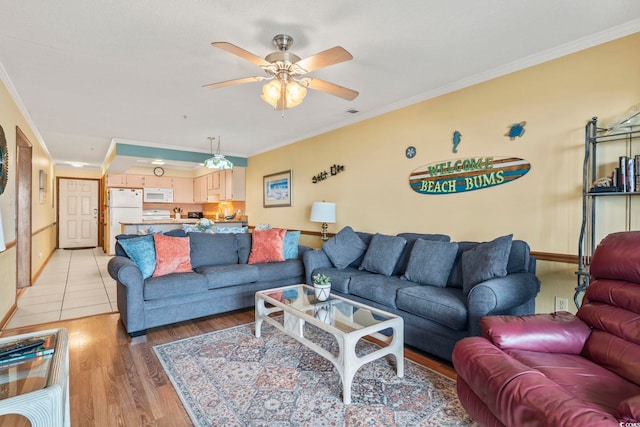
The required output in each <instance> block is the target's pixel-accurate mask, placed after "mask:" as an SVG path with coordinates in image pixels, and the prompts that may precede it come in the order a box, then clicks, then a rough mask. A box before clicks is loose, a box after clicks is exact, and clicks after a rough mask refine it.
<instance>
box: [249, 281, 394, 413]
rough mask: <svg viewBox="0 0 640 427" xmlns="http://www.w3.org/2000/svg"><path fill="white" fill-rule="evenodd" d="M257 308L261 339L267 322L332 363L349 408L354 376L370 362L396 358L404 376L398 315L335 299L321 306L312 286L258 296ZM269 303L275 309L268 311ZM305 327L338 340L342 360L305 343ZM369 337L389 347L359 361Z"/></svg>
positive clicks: (256, 331)
mask: <svg viewBox="0 0 640 427" xmlns="http://www.w3.org/2000/svg"><path fill="white" fill-rule="evenodd" d="M255 303H256V304H255V307H256V309H255V316H256V326H255V327H256V330H255V334H256V337H259V336H260V330H261V327H262V323H263V322H267V323H268V324H270V325H273V326H274V327H275V328H277V329H278V330H280V331H282V332H284V333H286V334H288V335H289V336H291V337H293V338H295V339H296V340H298V341H299V342H300V343H302V344H303V345H305V346H307V347H308V348H309V349H311V350H313V351H315V352H316V353H318V354H319V355H320V356H322V357H324V358H325V359H327V360H329V361H330V362H331V363H332V364H333V365H334V366H335V367H336V369H337V370H338V373H339V374H340V379H341V381H342V387H343V391H342V399H343V402H344V403H345V404H349V403H351V384H352V382H353V377H354V375H355V374H356V372H357V371H358V369H359V368H360V367H361V366H363V365H365V364H367V363H369V362H372V361H374V360H376V359H380V358H382V357H384V356H386V355H392V356H394V357H395V360H396V374H397V375H398V377H403V376H404V353H403V352H404V323H403V320H402V318H401V317H399V316H396V315H395V314H392V313H388V312H386V311H382V310H378V309H376V308H373V307H369V306H367V305H364V304H360V303H357V302H355V301H350V300H348V299H345V298H341V297H338V296H335V295H331V296H330V298H329V299H328V300H326V301H318V300H317V299H316V298H315V294H314V290H313V288H312V287H311V286H307V285H292V286H285V287H282V288H276V289H269V290H265V291H260V292H256V295H255ZM267 303H268V304H269V305H270V307H267ZM275 313H283V316H284V320H283V322H279V321H277V320H276V319H274V318H273V317H272V315H273V314H275ZM305 322H309V323H310V324H312V325H314V326H316V327H318V328H319V329H321V330H323V331H325V332H328V333H330V334H331V335H333V337H334V338H335V339H336V341H337V343H338V354H337V355H334V354H332V353H331V352H329V351H328V350H326V349H324V348H323V347H321V346H320V345H318V344H317V343H315V342H313V341H311V340H310V339H309V338H307V337H305V336H304V324H305ZM385 330H389V331H391V334H390V335H385V334H382V333H380V332H381V331H385ZM366 336H372V337H375V338H376V339H378V340H379V341H382V343H384V344H385V346H383V347H381V348H380V349H378V350H376V351H373V352H371V353H368V354H365V355H362V356H358V355H357V354H356V344H357V343H358V341H360V340H361V339H362V338H363V337H366Z"/></svg>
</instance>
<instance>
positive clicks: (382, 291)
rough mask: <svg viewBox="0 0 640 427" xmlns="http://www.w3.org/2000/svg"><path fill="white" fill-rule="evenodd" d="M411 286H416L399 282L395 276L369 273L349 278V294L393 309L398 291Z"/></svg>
mask: <svg viewBox="0 0 640 427" xmlns="http://www.w3.org/2000/svg"><path fill="white" fill-rule="evenodd" d="M411 286H416V284H415V283H411V282H407V281H406V280H400V278H399V277H397V276H384V275H382V274H373V273H369V274H363V275H361V276H353V277H351V280H350V281H349V293H350V294H351V295H356V296H359V297H361V298H365V299H368V300H369V301H375V302H377V303H380V304H383V305H386V306H388V307H394V308H395V307H396V292H397V291H398V289H401V288H406V287H411Z"/></svg>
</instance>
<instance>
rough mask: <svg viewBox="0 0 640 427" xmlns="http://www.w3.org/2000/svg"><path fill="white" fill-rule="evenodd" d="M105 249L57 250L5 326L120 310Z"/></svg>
mask: <svg viewBox="0 0 640 427" xmlns="http://www.w3.org/2000/svg"><path fill="white" fill-rule="evenodd" d="M109 259H111V256H109V255H107V254H105V253H104V252H103V250H102V248H93V249H74V250H69V249H66V250H65V249H56V251H55V252H54V253H53V255H52V256H51V258H50V259H49V262H48V263H47V265H46V266H45V268H44V270H43V271H42V273H41V274H40V276H39V277H38V280H37V281H36V282H35V283H34V284H33V286H31V287H29V288H27V289H26V290H25V291H24V293H23V294H22V296H21V297H20V298H19V299H18V310H17V311H16V313H15V315H14V316H13V318H12V319H11V320H10V321H9V323H8V324H7V325H6V327H5V329H9V328H17V327H21V326H30V325H36V324H39V323H46V322H53V321H56V320H66V319H75V318H79V317H85V316H90V315H94V314H100V313H111V312H115V311H118V308H117V306H116V282H115V280H113V279H111V277H110V276H109V273H108V272H107V263H108V262H109Z"/></svg>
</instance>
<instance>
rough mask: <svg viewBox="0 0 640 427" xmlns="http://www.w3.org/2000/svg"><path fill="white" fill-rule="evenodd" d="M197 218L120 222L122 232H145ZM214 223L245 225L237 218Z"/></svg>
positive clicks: (178, 227) (177, 226) (234, 225)
mask: <svg viewBox="0 0 640 427" xmlns="http://www.w3.org/2000/svg"><path fill="white" fill-rule="evenodd" d="M197 221H198V220H197V219H192V218H182V219H175V218H171V219H156V220H152V221H140V222H121V223H120V227H121V230H120V231H121V233H122V234H140V232H145V231H146V230H147V229H148V228H153V229H154V230H155V231H162V232H165V231H170V230H176V229H180V228H182V224H195V223H196V222H197ZM214 223H215V224H216V225H217V224H220V225H223V226H224V227H244V226H246V225H247V222H246V221H238V220H218V221H214Z"/></svg>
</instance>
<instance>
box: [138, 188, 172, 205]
mask: <svg viewBox="0 0 640 427" xmlns="http://www.w3.org/2000/svg"><path fill="white" fill-rule="evenodd" d="M143 200H144V202H145V203H173V188H153V187H145V188H144V190H143Z"/></svg>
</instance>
